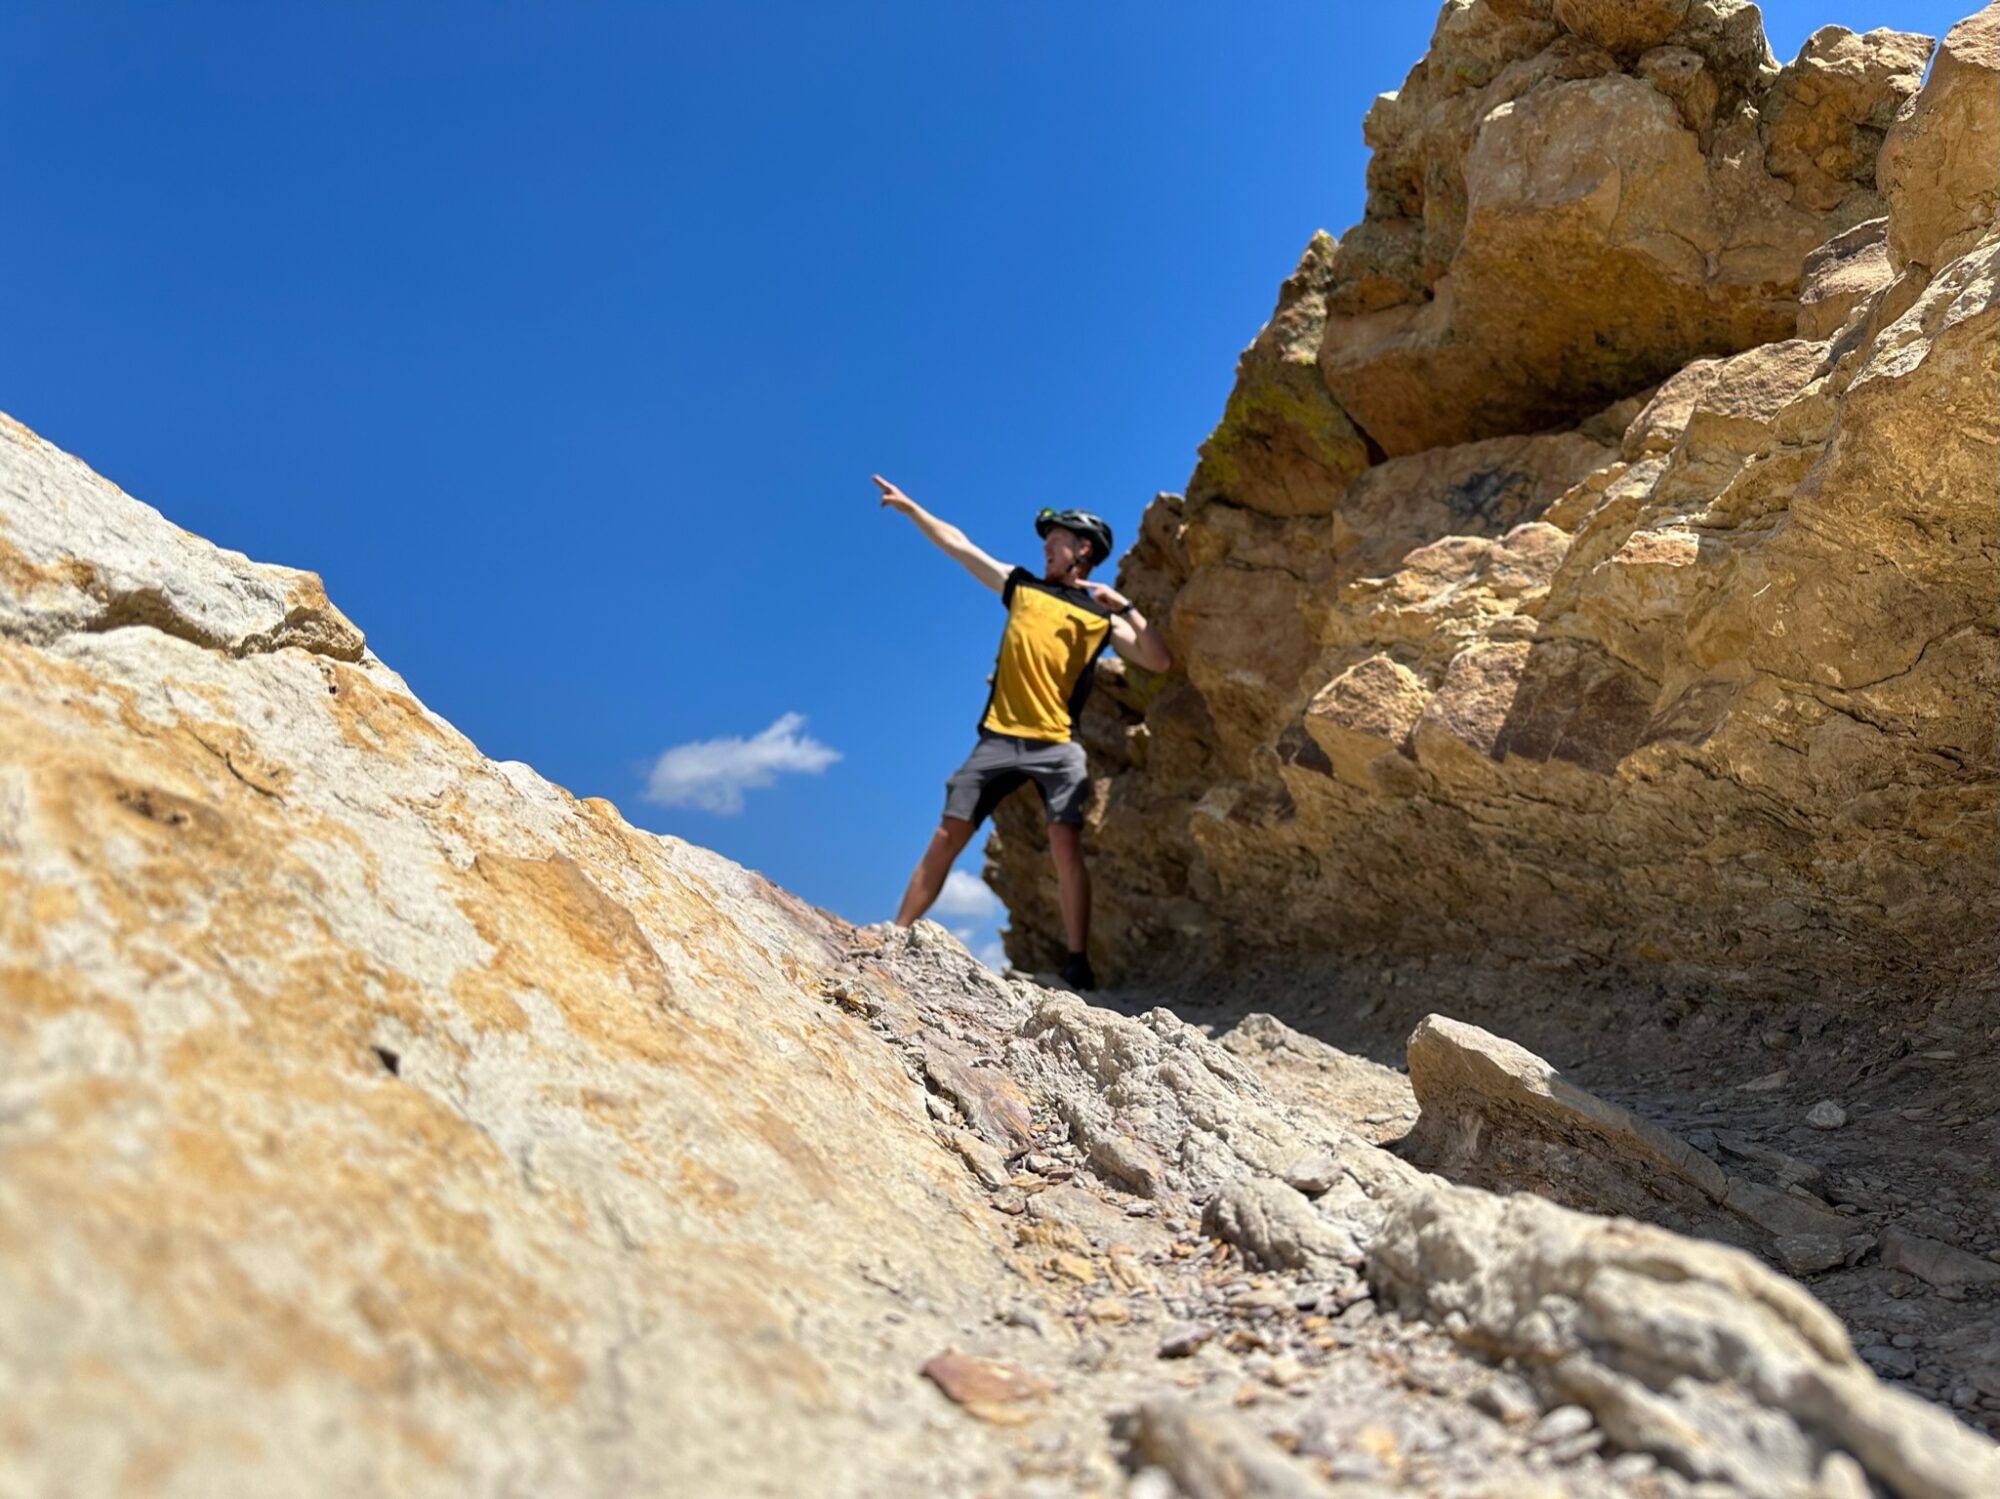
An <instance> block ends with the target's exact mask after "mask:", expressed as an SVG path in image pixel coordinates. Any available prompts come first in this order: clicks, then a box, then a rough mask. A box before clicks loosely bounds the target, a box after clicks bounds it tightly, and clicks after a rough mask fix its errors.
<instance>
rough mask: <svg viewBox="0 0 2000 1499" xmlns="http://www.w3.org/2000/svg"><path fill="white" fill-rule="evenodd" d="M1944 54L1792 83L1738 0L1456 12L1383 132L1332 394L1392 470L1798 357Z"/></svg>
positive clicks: (1865, 50) (1906, 43)
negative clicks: (1907, 107) (1927, 78)
mask: <svg viewBox="0 0 2000 1499" xmlns="http://www.w3.org/2000/svg"><path fill="white" fill-rule="evenodd" d="M1635 49H1636V50H1635ZM1928 52H1929V42H1928V40H1927V39H1925V38H1922V37H1917V36H1913V35H1910V34H1908V33H1902V32H1892V31H1877V32H1871V33H1869V34H1867V35H1865V36H1856V35H1854V34H1853V33H1851V32H1848V31H1845V30H1842V29H1841V28H1838V27H1829V28H1826V29H1825V30H1823V31H1821V32H1818V33H1816V34H1815V35H1814V37H1813V38H1812V39H1811V40H1810V41H1809V42H1808V43H1807V45H1806V47H1805V49H1804V50H1803V51H1802V52H1801V53H1800V55H1799V57H1798V58H1797V59H1796V60H1795V61H1794V62H1792V63H1791V64H1790V65H1789V66H1788V67H1786V68H1784V69H1783V70H1780V69H1778V68H1777V67H1776V66H1775V64H1774V63H1773V62H1772V61H1771V60H1770V58H1769V54H1768V51H1767V49H1766V48H1765V45H1764V40H1763V36H1762V33H1761V30H1760V29H1759V27H1758V24H1757V12H1756V10H1755V8H1754V7H1751V6H1747V5H1738V4H1733V3H1726V0H1706V3H1698V4H1692V5H1685V6H1683V5H1678V4H1672V5H1669V4H1657V5H1654V4H1649V5H1643V6H1632V5H1622V4H1621V5H1587V4H1581V3H1577V4H1560V5H1557V6H1555V7H1554V9H1553V12H1552V13H1551V12H1548V11H1547V10H1545V9H1544V8H1543V7H1541V6H1539V5H1511V4H1509V5H1500V4H1492V3H1489V0H1454V3H1452V4H1449V5H1447V6H1445V8H1444V11H1443V13H1442V15H1441V16H1440V18H1439V22H1438V28H1437V32H1436V35H1435V36H1434V37H1433V38H1432V43H1431V50H1430V52H1429V53H1428V54H1427V55H1426V56H1425V58H1424V60H1423V61H1422V62H1421V63H1419V64H1418V66H1417V67H1416V68H1415V69H1414V70H1413V71H1412V72H1411V74H1410V77H1409V78H1408V80H1406V82H1405V83H1404V85H1403V87H1402V88H1401V89H1400V90H1398V91H1397V92H1395V93H1393V94H1385V95H1383V96H1382V97H1381V99H1379V100H1378V101H1377V102H1376V105H1375V107H1374V109H1372V110H1371V111H1370V112H1369V116H1368V120H1367V124H1366V126H1365V127H1364V134H1365V136H1366V138H1367V140H1368V143H1369V144H1370V145H1371V146H1372V147H1374V152H1375V155H1374V160H1373V162H1372V163H1371V165H1370V167H1369V188H1370V191H1369V198H1368V211H1367V217H1366V218H1365V219H1364V220H1363V222H1362V224H1361V225H1360V226H1358V227H1357V228H1356V229H1354V230H1351V231H1349V232H1348V234H1346V235H1345V236H1343V238H1342V240H1341V244H1340V250H1339V253H1338V254H1337V255H1336V256H1335V259H1334V264H1333V267H1332V280H1331V284H1330V285H1329V287H1328V289H1327V293H1326V296H1327V305H1328V308H1329V311H1330V312H1331V313H1332V314H1334V315H1331V316H1329V318H1328V320H1327V324H1326V332H1325V336H1324V340H1323V342H1322V346H1321V354H1320V359H1321V367H1322V369H1323V371H1324V373H1325V376H1326V382H1327V387H1328V389H1329V390H1331V391H1332V393H1333V395H1334V398H1335V399H1336V400H1337V401H1338V402H1339V403H1340V405H1341V406H1342V408H1344V409H1345V411H1346V412H1347V413H1348V415H1349V417H1350V418H1351V419H1352V420H1353V422H1354V425H1355V426H1356V427H1357V428H1358V429H1359V430H1360V431H1361V432H1362V433H1363V434H1365V435H1366V437H1367V438H1368V439H1370V440H1371V441H1372V442H1374V443H1375V444H1377V445H1379V447H1380V448H1381V449H1382V450H1383V451H1386V452H1387V453H1389V454H1391V455H1394V454H1401V453H1410V452H1415V451H1417V450H1419V449H1422V448H1428V447H1434V446H1437V445H1439V444H1443V443H1452V442H1463V441H1466V440H1468V439H1472V438H1479V437H1487V436H1493V435H1497V434H1501V433H1507V432H1525V431H1533V430H1535V429H1537V428H1540V427H1545V426H1548V425H1551V424H1553V423H1557V422H1562V421H1565V420H1574V419H1575V418H1578V417H1580V416H1581V415H1583V414H1584V413H1585V412H1587V411H1589V410H1591V409H1593V408H1595V407H1597V406H1601V405H1603V404H1604V403H1605V402H1606V401H1609V400H1612V399H1615V398H1617V397H1620V396H1623V395H1626V394H1629V393H1631V392H1633V391H1635V390H1638V389H1640V388H1642V387H1644V386H1647V385H1650V384H1653V383H1655V382H1657V381H1658V380H1660V379H1661V378H1662V377H1664V376H1666V375H1668V374H1671V373H1672V372H1673V371H1674V370H1676V369H1678V368H1679V367H1680V366H1681V365H1683V364H1685V363H1687V362H1688V361H1689V360H1690V359H1693V358H1696V357H1699V356H1701V355H1705V354H1713V353H1721V352H1728V351H1732V350H1736V349H1741V348H1744V347H1746V346H1748V345H1750V344H1753V343H1756V342H1759V341H1761V340H1764V339H1769V338H1778V337H1783V336H1784V335H1785V334H1786V333H1788V332H1790V330H1791V327H1792V324H1793V321H1794V319H1795V317H1796V310H1797V296H1798V279H1799V266H1800V262H1801V260H1802V258H1803V257H1804V255H1805V254H1806V252H1807V251H1809V250H1810V249H1812V247H1813V246H1814V245H1816V244H1818V243H1819V242H1820V241H1821V240H1823V239H1825V238H1826V237H1827V236H1828V235H1829V234H1830V233H1832V232H1834V231H1837V230H1840V229H1844V228H1846V227H1848V226H1850V225H1852V224H1855V223H1858V222H1860V221H1861V220H1863V219H1866V218H1870V217H1874V216H1876V215H1878V214H1879V213H1880V212H1881V198H1880V197H1879V196H1878V194H1877V192H1876V190H1875V160H1876V149H1877V146H1878V145H1879V143H1880V141H1881V138H1882V133H1883V131H1884V130H1885V129H1886V128H1887V126H1888V125H1889V122H1890V120H1891V119H1892V118H1893V117H1894V115H1895V114H1896V111H1897V109H1898V108H1899V107H1900V106H1901V105H1902V103H1903V102H1904V100H1906V99H1907V98H1908V97H1909V96H1910V95H1911V94H1912V93H1914V92H1915V90H1916V86H1917V83H1918V80H1919V79H1920V77H1921V76H1922V70H1923V64H1924V60H1925V58H1926V56H1927V55H1928Z"/></svg>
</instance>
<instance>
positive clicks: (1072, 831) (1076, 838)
mask: <svg viewBox="0 0 2000 1499" xmlns="http://www.w3.org/2000/svg"><path fill="white" fill-rule="evenodd" d="M1049 856H1050V857H1051V858H1053V859H1054V860H1055V861H1056V863H1057V864H1059V865H1061V866H1063V867H1065V868H1071V869H1081V868H1083V829H1082V828H1080V827H1078V826H1077V825H1076V824H1075V823H1073V822H1052V823H1050V824H1049Z"/></svg>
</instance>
